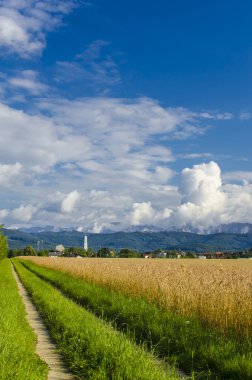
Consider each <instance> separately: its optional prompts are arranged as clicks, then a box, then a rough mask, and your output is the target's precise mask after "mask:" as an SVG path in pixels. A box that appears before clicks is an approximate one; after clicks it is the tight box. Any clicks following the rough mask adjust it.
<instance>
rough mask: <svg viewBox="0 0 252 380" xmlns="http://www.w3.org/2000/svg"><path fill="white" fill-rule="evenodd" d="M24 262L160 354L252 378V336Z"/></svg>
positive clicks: (205, 374)
mask: <svg viewBox="0 0 252 380" xmlns="http://www.w3.org/2000/svg"><path fill="white" fill-rule="evenodd" d="M22 264H23V265H24V266H25V267H27V268H28V269H30V270H31V271H33V272H34V273H35V274H37V275H38V276H40V277H41V278H43V279H45V280H47V281H49V282H50V283H52V284H53V285H54V286H57V287H58V288H59V289H60V290H61V291H62V292H63V293H64V294H66V295H67V296H68V297H70V298H71V299H74V300H75V301H76V302H78V303H79V304H82V305H84V306H85V307H88V308H89V309H90V310H91V311H92V312H93V313H95V314H96V315H97V316H99V317H102V318H106V319H107V320H109V321H111V322H112V323H113V325H114V326H116V328H117V329H119V330H122V331H124V332H125V333H126V334H128V335H129V336H131V337H134V338H135V340H136V341H137V342H138V343H139V342H143V341H144V342H145V343H146V344H147V345H148V347H152V348H153V347H155V353H156V354H157V355H158V356H160V357H163V358H169V359H170V360H174V361H176V362H177V364H178V365H179V366H180V368H182V369H183V370H184V371H185V372H186V373H188V374H190V373H192V372H194V373H195V374H197V378H202V379H208V378H209V379H210V378H211V379H217V378H219V379H228V380H230V379H235V380H238V379H240V380H245V379H251V378H252V341H251V339H250V340H249V339H246V340H242V341H237V340H236V339H235V338H231V337H223V335H222V334H220V333H218V332H217V331H212V330H210V329H209V328H208V329H206V328H203V327H202V326H201V324H200V323H199V321H198V320H197V319H195V318H190V319H189V320H188V319H185V317H181V316H178V315H176V314H175V313H174V312H170V311H164V310H161V309H160V308H159V307H158V306H157V305H156V304H155V303H150V302H147V301H146V300H144V299H141V298H139V297H134V298H132V297H129V296H125V295H123V294H121V293H118V292H116V291H114V290H112V289H110V288H108V287H105V286H104V285H102V286H101V285H96V284H91V283H86V282H85V281H83V280H82V279H78V278H74V277H72V276H70V275H69V274H66V273H63V272H60V271H55V270H52V269H48V268H43V267H39V266H37V265H36V264H34V263H32V262H28V261H26V260H23V261H22Z"/></svg>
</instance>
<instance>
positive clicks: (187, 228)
mask: <svg viewBox="0 0 252 380" xmlns="http://www.w3.org/2000/svg"><path fill="white" fill-rule="evenodd" d="M116 227H117V228H118V226H116ZM18 231H21V232H25V233H41V232H71V231H78V232H83V231H86V232H89V233H92V228H91V227H87V228H86V229H84V228H83V227H55V226H51V225H47V226H44V227H21V228H19V229H18ZM164 231H167V232H189V233H194V234H201V235H202V234H205V235H209V234H217V233H227V234H252V224H250V223H230V224H221V225H219V226H214V227H208V228H197V227H194V226H192V225H191V224H185V225H183V226H172V225H170V226H167V227H166V228H164V227H163V228H161V227H157V226H154V225H149V224H143V225H138V226H136V225H132V226H130V227H127V228H126V229H124V230H123V231H118V230H117V229H116V230H115V228H103V229H102V230H101V231H100V233H103V234H109V233H115V232H164Z"/></svg>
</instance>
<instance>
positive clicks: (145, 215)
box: [131, 202, 155, 225]
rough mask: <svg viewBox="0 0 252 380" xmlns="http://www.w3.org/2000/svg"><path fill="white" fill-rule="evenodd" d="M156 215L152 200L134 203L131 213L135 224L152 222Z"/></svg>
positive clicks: (132, 221)
mask: <svg viewBox="0 0 252 380" xmlns="http://www.w3.org/2000/svg"><path fill="white" fill-rule="evenodd" d="M154 215H155V211H154V209H153V208H152V206H151V203H150V202H142V203H134V204H133V211H132V215H131V223H132V224H133V225H139V224H150V223H151V222H152V219H153V217H154Z"/></svg>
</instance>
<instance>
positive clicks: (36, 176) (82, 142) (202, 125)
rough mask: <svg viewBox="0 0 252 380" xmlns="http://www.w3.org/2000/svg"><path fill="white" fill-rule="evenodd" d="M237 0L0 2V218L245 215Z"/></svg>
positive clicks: (244, 101) (246, 65)
mask: <svg viewBox="0 0 252 380" xmlns="http://www.w3.org/2000/svg"><path fill="white" fill-rule="evenodd" d="M251 11H252V4H251V2H249V1H243V2H242V4H241V3H239V2H238V1H226V0H224V1H222V2H217V1H211V2H208V3H206V2H202V1H192V2H188V1H185V0H183V1H182V0H181V1H164V0H158V1H156V2H152V1H132V0H129V1H127V2H125V1H114V0H111V1H108V0H103V1H101V0H96V1H92V0H90V1H78V0H76V1H74V0H69V1H62V0H51V1H49V0H23V1H22V2H20V1H17V0H1V1H0V54H1V60H0V128H1V136H2V139H1V141H0V193H1V194H0V196H1V199H2V203H1V208H0V217H1V219H2V221H3V223H5V224H6V225H7V226H20V225H45V224H54V225H56V226H70V225H71V226H72V225H73V226H79V227H80V229H81V228H83V229H84V230H86V229H88V230H92V231H97V232H99V231H102V230H103V229H105V228H112V229H113V228H117V229H125V228H127V227H128V226H130V225H132V224H134V225H139V224H154V225H157V226H160V227H162V228H165V227H167V226H169V225H171V224H175V225H184V224H188V223H190V224H193V225H195V226H197V227H202V228H203V229H204V228H206V229H207V228H209V226H212V225H216V224H221V223H230V222H252V206H250V204H252V202H251V201H252V185H250V182H251V181H252V170H251V159H252V154H251V148H250V140H251V118H252V107H251V95H252V94H251V92H252V89H251V70H252V69H251V68H252V42H251V41H252V27H251V18H250V15H251Z"/></svg>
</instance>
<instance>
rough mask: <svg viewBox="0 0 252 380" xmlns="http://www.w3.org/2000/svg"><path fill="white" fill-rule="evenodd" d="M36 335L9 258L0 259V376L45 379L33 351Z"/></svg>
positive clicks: (43, 366)
mask: <svg viewBox="0 0 252 380" xmlns="http://www.w3.org/2000/svg"><path fill="white" fill-rule="evenodd" d="M35 342H36V337H35V335H34V333H33V331H32V329H31V328H30V326H29V325H28V322H27V320H26V318H25V309H24V305H23V303H22V300H21V298H20V296H19V294H18V290H17V285H16V282H15V279H14V277H13V274H12V272H11V263H10V260H8V259H5V260H2V261H0V379H1V380H7V379H8V380H10V379H11V380H27V379H29V380H42V379H43V380H45V379H47V372H48V368H47V365H46V364H45V363H44V362H42V361H41V360H40V359H39V357H38V356H37V355H36V354H35Z"/></svg>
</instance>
